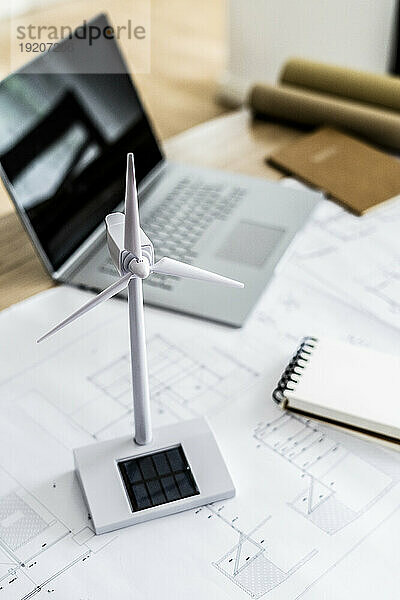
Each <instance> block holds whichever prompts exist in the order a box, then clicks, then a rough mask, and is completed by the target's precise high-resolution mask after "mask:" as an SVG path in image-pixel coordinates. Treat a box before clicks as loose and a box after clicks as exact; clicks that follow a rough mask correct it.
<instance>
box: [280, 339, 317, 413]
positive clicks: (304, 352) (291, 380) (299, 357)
mask: <svg viewBox="0 0 400 600" xmlns="http://www.w3.org/2000/svg"><path fill="white" fill-rule="evenodd" d="M317 342H318V339H317V338H315V337H311V336H308V337H305V338H303V339H302V341H301V343H300V345H299V347H298V348H297V351H296V353H295V354H294V355H293V357H292V359H291V361H290V362H289V364H288V366H287V367H286V369H285V370H284V372H283V374H282V377H281V378H280V380H279V382H278V385H277V387H276V388H275V390H274V391H273V392H272V398H273V399H274V400H275V402H276V403H277V404H280V405H282V406H283V408H285V406H286V403H287V399H286V397H285V392H286V391H287V390H290V391H294V385H293V384H296V383H298V381H299V377H301V375H302V373H301V371H299V369H304V367H305V365H304V363H305V362H306V363H307V362H308V361H309V359H310V356H311V354H312V351H313V349H314V348H315V345H316V343H317ZM296 369H297V370H296Z"/></svg>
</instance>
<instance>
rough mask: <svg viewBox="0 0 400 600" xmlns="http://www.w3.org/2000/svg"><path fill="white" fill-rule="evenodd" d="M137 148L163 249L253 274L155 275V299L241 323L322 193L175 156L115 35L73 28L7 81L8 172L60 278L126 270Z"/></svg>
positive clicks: (103, 279) (148, 285) (102, 276)
mask: <svg viewBox="0 0 400 600" xmlns="http://www.w3.org/2000/svg"><path fill="white" fill-rule="evenodd" d="M91 24H95V25H98V26H99V27H100V29H101V30H104V29H105V28H106V27H107V25H108V20H107V17H106V16H105V15H99V16H98V17H96V18H95V19H94V20H93V21H91ZM66 43H68V45H69V46H68V50H69V51H68V52H67V51H65V52H64V51H63V44H66ZM71 47H72V50H73V51H72V52H71ZM68 61H69V62H68ZM73 61H77V62H78V64H73ZM86 65H87V67H86ZM103 65H106V66H107V73H104V72H102V69H103ZM103 71H104V69H103ZM128 152H133V153H134V157H135V165H136V178H137V183H138V190H139V203H140V208H139V210H140V217H141V225H142V228H143V230H144V231H145V232H146V234H147V235H148V236H149V238H150V239H151V240H152V242H153V244H154V248H155V254H156V259H158V258H161V257H162V256H169V257H171V258H176V259H179V260H182V261H185V262H187V263H190V264H193V265H197V266H200V267H202V268H204V269H209V270H211V271H215V272H217V273H221V274H224V275H226V276H227V277H231V278H233V279H237V280H239V281H242V282H244V284H245V288H244V289H243V290H232V289H225V288H223V287H222V286H216V285H213V284H206V285H201V286H200V285H198V283H197V282H195V281H193V280H188V279H186V280H183V279H179V278H176V277H170V276H163V275H158V276H157V275H153V276H152V277H151V278H150V279H149V280H147V281H145V282H144V298H145V302H147V303H149V304H152V305H156V306H161V307H165V308H168V309H172V310H177V311H182V312H185V313H188V314H191V315H196V316H199V317H204V318H207V319H211V320H215V321H219V322H222V323H227V324H230V325H233V326H241V325H242V324H243V322H244V320H245V318H246V316H247V315H248V313H249V312H250V310H251V308H252V307H253V306H254V304H255V302H256V301H257V298H258V297H259V296H260V294H261V292H262V291H263V290H264V288H265V286H266V284H267V283H268V282H269V281H270V279H271V277H272V275H273V273H274V270H275V268H276V266H277V265H278V263H279V261H280V260H281V258H282V256H283V255H284V253H285V251H286V250H287V248H288V247H289V245H290V243H291V242H292V240H293V238H294V236H295V234H296V232H297V231H298V230H299V229H300V228H301V227H302V226H303V224H304V223H305V221H306V220H307V218H308V217H309V215H310V212H311V211H312V209H313V208H314V206H315V204H316V202H317V200H318V195H317V194H314V193H312V192H307V191H298V190H293V189H290V188H286V187H284V186H280V185H279V184H276V183H271V182H268V181H266V180H263V179H257V178H254V177H246V176H244V175H238V174H233V173H228V172H222V171H218V170H212V169H208V168H207V169H205V168H199V167H196V166H188V165H184V164H178V163H172V162H170V161H168V160H166V158H165V156H164V154H163V151H162V148H161V146H160V144H159V143H158V141H157V139H156V137H155V135H154V132H153V130H152V126H151V124H150V121H149V119H148V116H147V114H146V111H145V109H144V107H143V104H142V102H141V100H140V98H139V96H138V93H137V90H136V88H135V85H134V83H133V81H132V78H131V76H130V75H129V72H128V69H127V67H126V64H125V62H124V59H123V57H122V55H121V52H120V50H119V48H118V45H117V41H116V40H115V39H110V38H105V37H99V38H98V39H96V40H95V41H93V42H92V44H91V45H89V43H88V42H87V41H86V40H83V39H78V38H77V37H75V36H73V37H72V39H69V40H66V41H64V42H62V43H61V44H59V47H58V48H57V51H54V50H50V51H49V52H47V53H45V54H42V55H40V56H38V57H37V58H36V59H35V60H33V61H32V62H30V63H28V64H27V65H25V66H24V67H23V68H22V69H20V70H19V71H16V72H14V73H12V74H11V75H10V76H8V77H7V78H6V79H5V80H3V81H2V82H1V83H0V169H1V176H2V179H3V181H4V183H5V186H6V188H7V190H8V192H9V194H10V196H11V198H12V200H13V202H14V204H15V207H16V209H17V211H18V214H19V216H20V218H21V220H22V222H23V224H24V225H25V228H26V230H27V232H28V234H29V235H30V237H31V239H32V241H33V244H34V246H35V248H36V250H37V252H38V254H39V256H40V258H41V259H42V261H43V263H44V265H45V267H46V269H47V270H48V272H49V273H50V275H51V276H52V277H53V279H54V280H56V281H59V282H64V283H68V284H71V285H75V286H82V287H84V288H89V289H93V290H101V289H103V288H105V287H107V286H108V285H110V284H111V283H112V282H113V281H114V280H115V278H116V276H117V273H116V272H115V270H114V267H113V265H112V263H111V261H110V259H109V257H108V253H107V248H106V243H105V228H104V218H105V216H106V215H107V214H108V213H110V212H112V211H114V210H118V209H120V208H121V206H122V202H123V199H124V185H125V166H126V155H127V153H128Z"/></svg>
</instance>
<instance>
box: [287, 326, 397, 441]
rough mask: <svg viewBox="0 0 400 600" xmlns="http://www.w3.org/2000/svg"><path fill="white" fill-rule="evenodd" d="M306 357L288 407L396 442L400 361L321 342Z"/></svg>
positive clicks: (375, 353)
mask: <svg viewBox="0 0 400 600" xmlns="http://www.w3.org/2000/svg"><path fill="white" fill-rule="evenodd" d="M310 352H311V355H310V357H309V359H308V362H307V363H305V366H304V370H301V373H302V374H301V375H299V376H298V377H297V378H298V383H295V384H292V385H293V387H294V390H293V391H290V390H286V392H285V397H286V398H287V400H288V404H289V407H293V408H297V409H299V410H303V411H306V412H310V413H314V414H315V415H320V416H321V417H326V418H331V419H335V420H337V421H341V422H347V423H349V424H352V425H355V426H358V427H363V428H366V429H375V430H376V431H377V432H379V433H383V434H385V435H392V436H394V437H399V433H400V357H397V356H391V355H388V354H383V353H380V352H376V351H373V350H370V349H367V348H364V347H360V346H352V345H350V344H345V343H341V342H336V341H333V340H329V339H326V338H325V339H319V340H318V341H316V342H315V348H313V349H311V350H310ZM298 371H299V372H300V370H298Z"/></svg>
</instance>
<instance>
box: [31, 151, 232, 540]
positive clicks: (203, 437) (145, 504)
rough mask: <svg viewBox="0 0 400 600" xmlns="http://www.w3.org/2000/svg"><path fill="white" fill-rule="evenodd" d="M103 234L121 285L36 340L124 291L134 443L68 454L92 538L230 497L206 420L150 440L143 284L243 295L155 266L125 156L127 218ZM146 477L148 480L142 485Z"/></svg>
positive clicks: (191, 270) (207, 275) (185, 269)
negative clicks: (183, 283)
mask: <svg viewBox="0 0 400 600" xmlns="http://www.w3.org/2000/svg"><path fill="white" fill-rule="evenodd" d="M106 229H107V243H108V248H109V251H110V255H111V258H112V260H113V263H114V265H115V267H116V269H117V270H118V272H119V275H120V277H119V279H118V280H117V281H116V282H115V283H113V284H112V285H110V286H109V287H108V288H107V289H105V290H104V291H102V292H101V293H100V294H98V295H97V296H96V297H95V298H93V299H92V300H89V302H87V303H86V304H84V305H83V306H82V307H81V308H79V309H78V310H76V311H75V312H74V313H72V314H71V315H70V316H69V317H67V318H66V319H64V320H63V321H62V322H61V323H59V324H58V325H56V326H55V327H53V328H52V329H51V330H50V331H48V332H47V333H46V334H44V335H43V336H42V337H41V338H39V340H38V342H41V341H43V340H45V339H47V338H48V337H50V336H51V335H53V334H55V333H57V332H58V331H60V330H61V329H63V328H64V327H65V326H66V325H69V324H70V323H72V322H73V321H75V320H76V319H78V318H79V317H81V316H82V315H84V314H85V313H87V312H88V311H90V310H92V309H93V308H95V307H96V306H98V305H99V304H101V303H102V302H105V301H106V300H108V299H109V298H112V297H113V296H115V295H116V294H119V293H120V292H122V291H123V290H124V289H125V288H128V308H129V329H130V348H131V370H132V393H133V410H134V418H135V431H134V438H133V440H132V438H131V437H130V436H129V438H127V437H124V438H118V439H116V440H111V441H110V442H108V441H107V442H99V443H96V444H92V445H90V446H85V447H83V448H78V449H76V450H74V455H75V466H76V471H77V475H78V478H79V480H80V483H81V486H82V488H83V492H84V494H85V496H86V500H87V503H88V506H89V510H90V512H91V516H92V521H93V524H94V526H95V530H96V533H103V532H106V531H112V530H114V529H118V528H120V527H125V526H127V525H130V524H134V523H137V522H141V521H144V520H148V519H153V518H156V517H158V516H162V515H166V514H171V513H173V512H178V511H181V510H186V509H188V508H194V507H195V506H200V505H203V504H207V503H209V502H214V501H215V500H221V499H224V498H227V497H230V496H233V495H234V487H233V483H232V481H231V479H230V476H229V473H228V471H227V469H226V466H225V463H224V461H223V458H222V456H221V454H220V451H219V449H218V446H217V444H216V442H215V439H214V436H213V434H212V432H211V430H210V428H209V426H208V424H207V423H206V421H205V420H204V419H194V420H192V421H185V422H183V423H178V424H175V425H169V426H166V427H162V428H160V429H157V430H156V431H155V432H154V433H155V435H154V437H153V434H152V427H151V410H150V393H149V378H148V369H147V353H146V338H145V324H144V309H143V279H146V278H147V277H149V276H151V274H152V273H160V274H163V275H175V276H177V277H189V278H192V279H199V280H202V281H208V282H213V283H218V284H223V285H228V286H231V287H239V288H242V287H243V284H242V283H240V282H238V281H235V280H233V279H229V278H228V277H223V276H222V275H217V274H216V273H212V272H210V271H206V270H204V269H199V268H198V267H194V266H192V265H188V264H186V263H183V262H180V261H177V260H174V259H172V258H168V257H164V258H161V259H160V260H158V261H157V262H155V257H154V248H153V244H152V243H151V241H150V240H149V238H148V237H147V235H146V234H145V233H144V231H143V230H142V229H141V228H140V220H139V206H138V198H137V190H136V181H135V168H134V159H133V154H131V153H130V154H128V156H127V170H126V189H125V214H123V213H118V212H117V213H112V214H110V215H108V216H107V217H106ZM145 447H148V448H149V450H148V451H147V448H146V449H145ZM149 460H150V463H149V462H148V461H149ZM143 461H145V462H143ZM146 461H147V462H146ZM145 464H148V465H149V464H150V465H151V468H150V467H147V468H146V467H145V466H144V465H145ZM160 465H164V466H163V467H161V466H160ZM149 469H150V470H149ZM149 473H150V474H151V477H150V479H149V478H148V477H147V476H148V475H149ZM133 474H134V475H133ZM146 477H147V478H146ZM105 486H106V487H105ZM102 490H103V491H102ZM104 490H108V492H109V491H110V490H115V492H116V494H115V495H113V496H112V497H111V496H110V497H109V498H108V501H107V502H105V499H104ZM121 491H122V492H124V495H123V496H121ZM124 499H125V502H124ZM127 509H128V510H127Z"/></svg>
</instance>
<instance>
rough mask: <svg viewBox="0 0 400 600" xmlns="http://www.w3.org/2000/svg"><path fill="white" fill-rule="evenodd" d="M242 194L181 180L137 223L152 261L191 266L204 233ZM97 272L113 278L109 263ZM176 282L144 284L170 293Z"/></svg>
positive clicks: (154, 279) (164, 279) (156, 277)
mask: <svg viewBox="0 0 400 600" xmlns="http://www.w3.org/2000/svg"><path fill="white" fill-rule="evenodd" d="M245 194H246V189H245V188H242V187H239V186H230V185H229V184H225V183H223V184H221V183H219V184H212V183H208V182H206V181H205V180H204V179H201V178H196V179H194V178H192V177H182V179H180V180H179V181H178V183H177V184H176V185H175V186H174V188H173V189H172V190H171V191H170V192H169V193H168V194H167V195H166V196H165V198H164V199H163V201H162V202H161V203H160V204H157V206H156V207H155V208H154V210H153V211H151V212H150V213H149V215H147V217H146V218H145V219H143V221H142V223H141V226H142V228H143V231H145V232H146V234H147V235H148V236H149V238H150V239H151V241H152V242H153V245H154V252H155V255H156V260H159V259H160V258H162V257H163V256H169V257H170V258H175V259H177V260H182V261H183V262H186V263H189V264H191V263H192V262H193V261H194V260H195V258H196V257H197V249H196V247H197V245H198V242H199V241H200V239H201V237H202V236H203V235H204V233H205V232H206V231H207V229H208V228H209V227H210V226H211V225H212V223H213V222H214V221H215V220H219V221H225V220H226V219H227V218H228V217H229V215H230V214H231V213H232V211H233V210H234V209H235V207H236V205H237V204H238V202H239V201H241V200H242V199H243V197H244V196H245ZM100 269H101V271H103V272H105V273H112V274H114V275H115V268H114V266H113V264H112V262H111V259H109V260H107V261H106V263H105V264H104V265H102V266H101V268H100ZM177 279H178V278H177V277H173V276H171V275H160V274H158V273H154V274H153V275H152V276H151V278H149V279H147V280H146V284H147V285H151V286H153V287H161V288H164V289H168V290H170V289H172V287H173V282H174V280H177Z"/></svg>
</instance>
